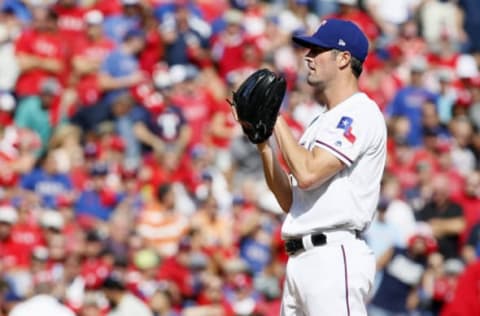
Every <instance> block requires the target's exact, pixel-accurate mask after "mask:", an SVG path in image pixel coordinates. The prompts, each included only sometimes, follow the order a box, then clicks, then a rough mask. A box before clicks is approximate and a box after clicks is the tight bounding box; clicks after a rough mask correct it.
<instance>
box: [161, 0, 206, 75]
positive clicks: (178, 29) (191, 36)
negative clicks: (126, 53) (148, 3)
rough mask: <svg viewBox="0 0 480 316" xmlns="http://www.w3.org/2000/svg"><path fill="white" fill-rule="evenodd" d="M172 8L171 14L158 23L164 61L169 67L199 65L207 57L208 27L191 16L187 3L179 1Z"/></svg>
mask: <svg viewBox="0 0 480 316" xmlns="http://www.w3.org/2000/svg"><path fill="white" fill-rule="evenodd" d="M173 7H174V12H173V14H167V15H166V16H164V17H163V18H162V20H161V21H160V33H161V35H162V38H163V41H164V43H165V61H166V62H167V64H168V65H170V66H172V65H177V64H180V65H187V64H190V63H193V64H197V63H200V64H201V62H202V61H204V59H205V58H206V55H208V51H207V50H206V49H207V47H208V38H209V37H210V35H211V29H210V26H209V25H208V24H207V23H206V22H205V21H203V20H202V19H200V18H199V17H198V16H196V15H195V14H193V13H192V12H191V10H190V8H189V6H188V5H187V3H182V1H179V2H178V3H175V4H173ZM197 65H198V64H197Z"/></svg>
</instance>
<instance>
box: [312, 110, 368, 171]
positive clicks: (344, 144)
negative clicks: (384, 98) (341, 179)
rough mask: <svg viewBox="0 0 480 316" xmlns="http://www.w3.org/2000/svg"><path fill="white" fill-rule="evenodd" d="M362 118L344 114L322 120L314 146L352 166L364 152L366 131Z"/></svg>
mask: <svg viewBox="0 0 480 316" xmlns="http://www.w3.org/2000/svg"><path fill="white" fill-rule="evenodd" d="M360 126H361V122H360V119H359V118H358V116H357V117H355V116H349V115H342V116H339V117H335V118H331V119H330V120H328V121H324V122H322V124H321V125H320V127H319V129H318V131H317V133H316V137H315V143H314V144H313V146H316V147H320V148H323V149H325V150H327V151H328V152H330V153H331V154H333V155H334V156H336V157H337V158H338V159H340V160H341V161H342V162H343V163H344V164H345V165H346V166H348V167H350V166H351V165H352V164H353V163H354V162H355V160H356V159H357V158H358V157H359V155H360V153H361V152H362V147H363V143H364V139H363V138H365V133H362V129H361V128H360Z"/></svg>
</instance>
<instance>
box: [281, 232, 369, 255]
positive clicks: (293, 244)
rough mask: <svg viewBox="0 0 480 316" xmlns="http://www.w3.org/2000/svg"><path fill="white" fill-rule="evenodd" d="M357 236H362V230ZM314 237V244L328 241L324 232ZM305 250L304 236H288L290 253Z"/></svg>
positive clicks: (286, 245) (356, 233) (286, 247)
mask: <svg viewBox="0 0 480 316" xmlns="http://www.w3.org/2000/svg"><path fill="white" fill-rule="evenodd" d="M355 237H356V238H361V232H360V231H358V230H356V231H355ZM310 238H311V239H312V245H314V246H323V245H325V244H326V243H327V236H326V235H325V234H324V233H317V234H313V235H311V237H310ZM302 250H305V247H304V246H303V241H302V238H301V237H299V238H288V239H287V240H285V251H286V252H287V254H288V255H290V256H291V255H294V254H296V253H297V252H299V251H302Z"/></svg>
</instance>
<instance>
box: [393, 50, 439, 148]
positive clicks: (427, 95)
mask: <svg viewBox="0 0 480 316" xmlns="http://www.w3.org/2000/svg"><path fill="white" fill-rule="evenodd" d="M426 70H427V64H426V61H425V59H424V58H423V57H418V59H415V60H414V61H413V62H412V65H411V66H410V82H409V84H408V85H407V86H406V87H404V88H402V89H400V90H399V91H398V92H397V94H396V95H395V97H394V99H393V100H392V103H391V104H390V105H389V106H388V108H387V110H386V111H387V114H388V116H389V117H398V116H405V117H407V118H408V121H409V125H410V126H409V128H410V129H409V133H408V135H407V142H408V144H409V145H410V146H418V145H420V144H421V131H422V130H421V120H422V108H423V104H424V103H425V102H427V101H429V102H436V95H434V94H433V93H432V92H430V91H428V90H427V89H426V88H425V87H424V82H423V74H424V72H425V71H426Z"/></svg>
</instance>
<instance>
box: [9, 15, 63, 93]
mask: <svg viewBox="0 0 480 316" xmlns="http://www.w3.org/2000/svg"><path fill="white" fill-rule="evenodd" d="M35 9H36V10H40V11H35V10H34V19H35V17H36V19H38V21H36V27H34V28H33V29H28V30H25V31H24V32H23V33H22V34H21V35H20V37H19V38H18V39H17V41H16V46H15V50H16V55H17V57H18V60H19V64H20V69H21V74H20V76H19V78H18V81H17V85H16V92H17V95H19V96H22V97H23V96H28V95H35V94H38V93H39V91H40V84H41V82H42V81H43V80H44V79H46V78H47V77H51V76H56V77H57V79H58V80H59V81H60V82H63V83H64V82H65V79H66V73H65V71H66V60H65V58H66V49H65V40H64V39H63V38H62V37H61V36H60V35H59V33H57V28H56V22H57V15H56V14H55V13H53V11H48V10H47V9H45V8H35ZM41 10H45V11H46V12H44V11H41ZM37 12H38V13H37ZM42 12H43V13H42ZM35 13H36V14H35ZM42 14H43V15H46V17H44V16H43V15H42ZM34 25H35V24H34Z"/></svg>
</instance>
